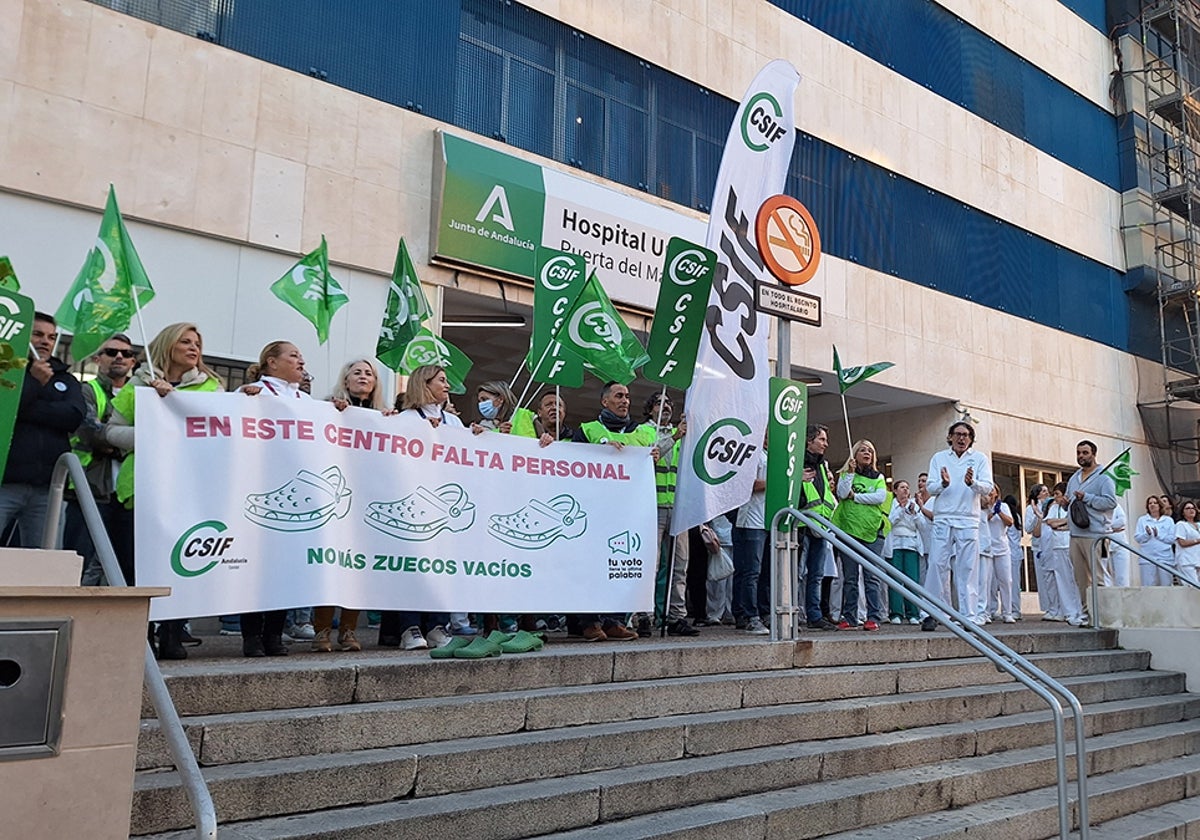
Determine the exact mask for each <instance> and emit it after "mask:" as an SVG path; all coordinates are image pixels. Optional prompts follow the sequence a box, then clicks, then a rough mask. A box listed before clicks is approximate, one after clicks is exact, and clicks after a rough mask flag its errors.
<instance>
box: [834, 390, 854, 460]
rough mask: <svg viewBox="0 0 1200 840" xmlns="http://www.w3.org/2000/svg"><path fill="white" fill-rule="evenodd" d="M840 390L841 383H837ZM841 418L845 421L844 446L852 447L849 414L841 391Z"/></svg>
mask: <svg viewBox="0 0 1200 840" xmlns="http://www.w3.org/2000/svg"><path fill="white" fill-rule="evenodd" d="M838 389H839V390H841V383H840V382H839V383H838ZM842 417H843V418H845V420H846V446H854V438H852V437H850V412H849V410H847V408H846V392H845V391H842Z"/></svg>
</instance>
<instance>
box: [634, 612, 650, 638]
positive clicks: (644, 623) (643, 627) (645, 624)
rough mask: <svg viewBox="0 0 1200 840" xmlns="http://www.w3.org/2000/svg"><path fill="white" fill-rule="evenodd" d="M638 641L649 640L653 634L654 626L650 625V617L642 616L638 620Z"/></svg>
mask: <svg viewBox="0 0 1200 840" xmlns="http://www.w3.org/2000/svg"><path fill="white" fill-rule="evenodd" d="M635 629H636V630H637V634H638V638H639V639H649V638H650V636H652V635H653V634H654V626H653V625H652V624H651V623H650V616H648V615H644V616H642V617H641V618H639V619H638V623H637V627H636V628H635Z"/></svg>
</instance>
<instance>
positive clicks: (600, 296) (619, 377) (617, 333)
mask: <svg viewBox="0 0 1200 840" xmlns="http://www.w3.org/2000/svg"><path fill="white" fill-rule="evenodd" d="M558 340H559V341H560V342H561V343H562V345H563V348H564V349H565V350H566V351H567V352H569V353H574V354H575V355H576V356H578V357H579V360H580V361H582V362H583V366H584V367H585V368H586V369H587V370H588V371H590V372H591V373H592V375H594V376H595V377H596V378H598V379H600V380H602V381H604V382H608V381H610V380H615V381H617V382H620V383H621V384H622V385H627V384H629V383H630V382H632V381H633V379H634V377H635V376H636V375H637V374H636V373H635V369H636V368H638V367H640V366H641V365H644V364H645V363H646V362H647V361H649V359H650V357H649V356H648V355H647V354H646V349H645V348H644V347H642V343H641V342H640V341H638V340H637V336H635V335H634V334H633V330H631V329H629V326H628V325H627V324H626V323H625V320H624V319H623V318H622V317H621V316H620V315H618V314H617V310H616V309H614V308H613V305H612V301H610V300H609V299H608V295H607V294H605V292H604V288H603V287H602V286H601V285H600V281H599V280H597V279H596V273H595V272H592V275H591V276H590V277H588V279H587V282H586V283H584V285H583V289H582V290H581V291H580V292H579V296H578V297H577V298H575V304H574V305H573V306H572V307H571V309H570V310H569V311H568V312H567V320H566V323H565V324H564V325H563V328H562V330H561V331H560V332H559V338H558Z"/></svg>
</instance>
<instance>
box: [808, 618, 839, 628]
mask: <svg viewBox="0 0 1200 840" xmlns="http://www.w3.org/2000/svg"><path fill="white" fill-rule="evenodd" d="M807 627H808V629H809V630H836V629H837V625H836V624H834V623H833V622H832V621H830V620H829V619H827V618H822V619H821V620H820V621H810V622H808V623H807Z"/></svg>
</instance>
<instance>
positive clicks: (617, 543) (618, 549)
mask: <svg viewBox="0 0 1200 840" xmlns="http://www.w3.org/2000/svg"><path fill="white" fill-rule="evenodd" d="M641 547H642V538H641V537H639V536H638V535H637V534H631V533H629V532H628V531H622V532H621V533H619V534H617V535H616V536H615V537H609V538H608V550H609V551H611V552H612V553H613V554H629V553H630V552H632V551H637V550H638V549H640V548H641Z"/></svg>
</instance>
